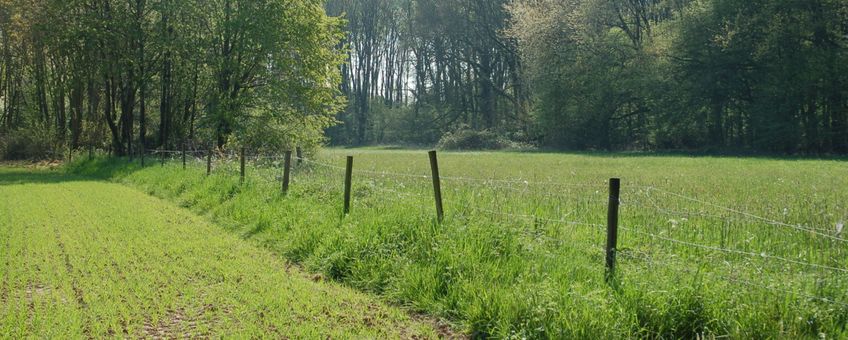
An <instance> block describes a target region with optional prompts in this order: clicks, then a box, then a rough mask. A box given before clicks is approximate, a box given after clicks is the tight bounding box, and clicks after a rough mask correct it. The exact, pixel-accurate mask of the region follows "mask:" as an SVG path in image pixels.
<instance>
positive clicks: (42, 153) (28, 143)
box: [0, 128, 61, 160]
mask: <svg viewBox="0 0 848 340" xmlns="http://www.w3.org/2000/svg"><path fill="white" fill-rule="evenodd" d="M54 140H55V138H54V137H53V134H52V133H51V132H50V131H49V129H41V128H27V129H21V130H14V131H10V132H8V133H4V134H3V135H2V136H0V158H1V159H5V160H26V159H30V160H37V159H48V158H51V157H52V156H53V155H55V154H56V153H57V152H56V147H57V146H56V143H55V142H54ZM59 154H61V151H60V153H59Z"/></svg>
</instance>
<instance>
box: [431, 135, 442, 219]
mask: <svg viewBox="0 0 848 340" xmlns="http://www.w3.org/2000/svg"><path fill="white" fill-rule="evenodd" d="M430 169H431V170H432V171H433V195H434V196H435V198H436V217H437V219H438V221H439V223H442V221H443V220H444V219H445V211H444V207H443V206H442V183H441V178H440V177H439V158H438V155H437V154H436V151H435V150H434V151H430Z"/></svg>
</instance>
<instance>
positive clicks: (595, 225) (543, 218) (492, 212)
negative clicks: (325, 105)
mask: <svg viewBox="0 0 848 340" xmlns="http://www.w3.org/2000/svg"><path fill="white" fill-rule="evenodd" d="M464 208H466V209H469V210H472V211H477V212H481V213H484V214H489V215H500V216H506V217H512V218H521V219H528V220H534V221H543V222H550V223H555V224H562V225H576V226H586V227H596V228H606V226H605V225H603V224H596V223H588V222H579V221H569V220H565V219H558V220H557V219H551V218H545V217H540V216H536V215H521V214H510V213H504V212H498V211H494V210H488V209H481V208H475V207H472V206H466V207H464ZM569 215H571V213H569V214H567V215H566V216H569Z"/></svg>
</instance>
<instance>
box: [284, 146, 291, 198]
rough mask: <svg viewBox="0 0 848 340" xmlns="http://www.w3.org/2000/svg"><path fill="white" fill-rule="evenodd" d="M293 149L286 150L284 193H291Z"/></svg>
mask: <svg viewBox="0 0 848 340" xmlns="http://www.w3.org/2000/svg"><path fill="white" fill-rule="evenodd" d="M291 156H292V152H291V151H286V158H285V160H284V162H283V194H288V193H289V179H290V178H291Z"/></svg>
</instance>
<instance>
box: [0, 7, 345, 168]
mask: <svg viewBox="0 0 848 340" xmlns="http://www.w3.org/2000/svg"><path fill="white" fill-rule="evenodd" d="M341 29H342V21H341V20H340V19H338V18H330V17H328V16H326V14H325V13H324V10H323V8H322V2H321V1H318V0H298V1H289V0H250V1H248V0H217V1H179V0H0V103H2V111H0V133H2V134H0V137H2V138H0V141H2V143H5V144H6V148H7V152H8V151H9V150H11V151H12V152H14V151H15V150H16V149H25V148H29V147H32V144H38V143H46V144H50V145H46V146H45V147H46V148H50V147H56V146H57V145H59V146H64V145H67V146H69V147H71V148H81V147H85V146H96V147H98V148H104V149H110V150H112V151H114V152H115V153H116V154H119V155H126V154H131V153H134V152H137V150H138V149H140V148H174V147H176V146H178V145H180V144H182V143H189V142H190V143H195V144H198V143H203V144H205V145H204V146H206V145H209V146H217V147H223V146H225V145H228V144H231V143H238V144H246V143H252V144H254V145H267V144H275V145H278V146H279V145H283V144H286V143H288V144H291V143H293V142H294V141H295V140H297V141H298V142H299V143H303V144H309V143H312V144H314V143H318V142H320V141H321V139H322V136H323V130H324V129H325V128H327V127H328V126H330V125H331V124H332V123H333V121H334V119H333V114H334V113H335V112H336V111H337V110H338V107H340V104H341V103H342V101H341V99H342V98H340V97H339V96H338V94H339V90H338V87H337V84H338V82H339V81H340V77H339V72H338V65H340V64H341V63H342V62H343V55H342V54H341V52H340V51H339V50H338V49H337V47H338V44H339V41H340V40H341V38H342V30H341ZM33 136H39V137H38V138H33ZM134 150H135V151H134Z"/></svg>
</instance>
